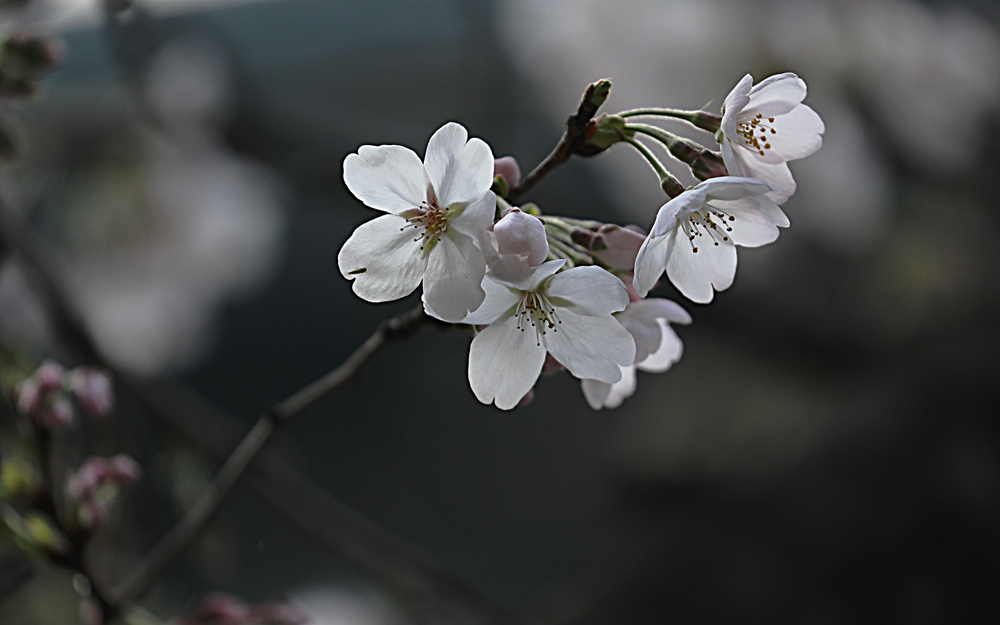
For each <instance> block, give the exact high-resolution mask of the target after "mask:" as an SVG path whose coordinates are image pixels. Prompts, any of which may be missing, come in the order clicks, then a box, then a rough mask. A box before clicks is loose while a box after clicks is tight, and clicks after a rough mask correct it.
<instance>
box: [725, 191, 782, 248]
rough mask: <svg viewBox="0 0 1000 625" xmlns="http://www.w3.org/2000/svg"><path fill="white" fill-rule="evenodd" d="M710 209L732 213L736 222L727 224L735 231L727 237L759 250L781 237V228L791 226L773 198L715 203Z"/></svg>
mask: <svg viewBox="0 0 1000 625" xmlns="http://www.w3.org/2000/svg"><path fill="white" fill-rule="evenodd" d="M709 206H711V207H712V208H715V209H717V210H720V211H725V212H726V213H729V215H731V216H732V217H734V219H733V220H732V221H726V222H725V223H726V225H727V226H728V227H730V228H732V231H727V233H726V234H728V235H729V238H730V239H731V240H732V241H733V243H736V244H737V245H742V246H744V247H757V246H760V245H765V244H767V243H771V242H772V241H774V240H775V239H777V238H778V226H779V225H780V226H782V227H785V226H787V225H788V218H787V217H786V216H785V214H784V213H783V212H782V211H781V209H780V208H778V205H777V204H775V203H774V201H773V200H771V198H769V197H766V196H751V197H745V198H742V199H740V200H736V201H733V202H723V201H715V202H710V203H709Z"/></svg>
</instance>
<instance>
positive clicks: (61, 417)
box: [38, 394, 73, 430]
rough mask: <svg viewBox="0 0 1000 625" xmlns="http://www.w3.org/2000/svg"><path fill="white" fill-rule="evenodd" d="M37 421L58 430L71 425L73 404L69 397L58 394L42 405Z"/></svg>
mask: <svg viewBox="0 0 1000 625" xmlns="http://www.w3.org/2000/svg"><path fill="white" fill-rule="evenodd" d="M38 421H39V423H41V424H42V425H43V426H45V427H47V428H49V429H50V430H58V429H61V428H64V427H69V426H70V425H73V404H71V403H70V401H69V398H68V397H66V396H65V395H63V394H59V395H57V396H56V397H54V398H53V399H52V401H50V402H49V403H48V404H47V405H45V406H42V409H41V411H40V412H39V414H38Z"/></svg>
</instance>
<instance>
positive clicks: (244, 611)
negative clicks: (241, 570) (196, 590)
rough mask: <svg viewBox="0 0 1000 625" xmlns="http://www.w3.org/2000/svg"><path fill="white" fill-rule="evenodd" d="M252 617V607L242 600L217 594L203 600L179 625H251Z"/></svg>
mask: <svg viewBox="0 0 1000 625" xmlns="http://www.w3.org/2000/svg"><path fill="white" fill-rule="evenodd" d="M250 616H251V610H250V606H248V605H247V604H246V603H244V602H243V600H242V599H239V598H238V597H234V596H232V595H227V594H223V593H216V594H211V595H209V596H207V597H205V598H204V599H202V600H201V602H200V603H199V604H198V605H197V606H195V609H194V610H192V611H191V614H189V615H188V616H186V617H184V618H182V619H181V620H180V621H179V622H178V625H249V624H250V622H251V621H250Z"/></svg>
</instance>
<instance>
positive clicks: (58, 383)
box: [35, 360, 66, 393]
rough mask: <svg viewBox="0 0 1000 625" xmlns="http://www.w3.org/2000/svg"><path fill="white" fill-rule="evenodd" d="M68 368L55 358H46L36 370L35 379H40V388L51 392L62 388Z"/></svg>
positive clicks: (45, 391) (44, 391)
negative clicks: (64, 367)
mask: <svg viewBox="0 0 1000 625" xmlns="http://www.w3.org/2000/svg"><path fill="white" fill-rule="evenodd" d="M65 374H66V370H65V369H63V366H62V365H60V364H59V363H57V362H55V361H54V360H46V361H45V362H43V363H42V366H40V367H39V368H38V371H36V372H35V379H36V380H37V381H38V386H39V389H40V390H41V391H42V392H43V393H51V392H52V391H57V390H59V389H61V388H62V383H63V376H64V375H65Z"/></svg>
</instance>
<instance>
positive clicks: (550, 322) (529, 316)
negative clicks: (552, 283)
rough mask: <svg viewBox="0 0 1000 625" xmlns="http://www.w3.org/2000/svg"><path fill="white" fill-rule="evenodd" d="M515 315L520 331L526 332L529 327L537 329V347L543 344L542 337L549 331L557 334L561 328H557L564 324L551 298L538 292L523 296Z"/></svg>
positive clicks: (527, 293)
mask: <svg viewBox="0 0 1000 625" xmlns="http://www.w3.org/2000/svg"><path fill="white" fill-rule="evenodd" d="M514 315H515V316H516V317H517V329H518V330H520V331H521V332H524V331H525V330H527V329H528V328H529V327H532V328H534V329H535V338H536V339H537V342H536V345H541V344H542V337H543V336H544V335H545V333H546V332H548V331H549V330H552V331H553V332H557V331H558V330H559V328H557V327H556V326H557V325H559V324H560V323H562V321H560V320H559V316H558V315H557V314H556V307H555V306H553V305H552V302H550V301H549V298H547V297H546V296H545V295H544V294H543V293H539V292H537V291H528V292H526V293H522V294H521V301H520V302H518V303H517V308H515V309H514Z"/></svg>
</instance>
